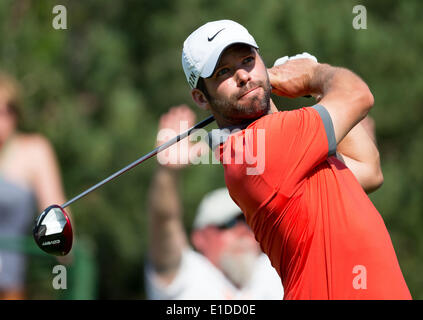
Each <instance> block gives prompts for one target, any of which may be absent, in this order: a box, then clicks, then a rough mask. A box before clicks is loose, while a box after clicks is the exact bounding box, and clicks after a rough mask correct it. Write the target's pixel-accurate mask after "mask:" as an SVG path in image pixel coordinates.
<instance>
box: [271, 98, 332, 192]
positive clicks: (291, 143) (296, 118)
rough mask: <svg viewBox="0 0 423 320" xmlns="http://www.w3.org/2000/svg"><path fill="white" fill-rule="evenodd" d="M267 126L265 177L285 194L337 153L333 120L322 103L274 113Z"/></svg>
mask: <svg viewBox="0 0 423 320" xmlns="http://www.w3.org/2000/svg"><path fill="white" fill-rule="evenodd" d="M264 129H265V130H266V133H265V137H266V150H265V151H266V177H267V178H269V177H271V179H272V180H274V181H272V183H273V184H274V185H279V187H281V188H284V189H285V191H286V193H291V192H292V191H293V190H294V189H295V187H296V185H297V184H298V183H299V182H301V181H302V180H303V179H304V178H305V177H307V175H308V174H309V173H310V172H311V170H313V169H314V168H316V167H317V166H318V165H319V164H321V163H322V162H323V161H325V160H326V159H327V158H328V157H329V156H331V155H333V154H335V152H336V140H335V134H334V130H333V124H332V120H331V118H330V115H329V113H328V112H327V110H326V109H325V108H324V107H323V106H322V105H316V106H313V107H307V108H301V109H297V110H293V111H285V112H278V113H276V114H272V115H270V116H269V117H266V119H265V123H264Z"/></svg>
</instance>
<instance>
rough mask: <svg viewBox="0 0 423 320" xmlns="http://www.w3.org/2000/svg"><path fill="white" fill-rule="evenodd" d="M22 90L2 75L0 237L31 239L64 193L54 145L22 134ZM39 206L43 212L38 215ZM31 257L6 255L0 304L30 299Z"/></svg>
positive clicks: (1, 257)
mask: <svg viewBox="0 0 423 320" xmlns="http://www.w3.org/2000/svg"><path fill="white" fill-rule="evenodd" d="M21 112H22V109H21V106H20V103H19V88H18V84H17V83H16V81H15V79H13V78H12V77H11V76H9V75H6V74H4V73H0V236H1V237H2V238H15V237H20V236H25V235H29V234H30V232H29V231H30V226H31V225H32V222H33V221H34V217H35V216H34V214H36V213H37V211H40V212H41V211H42V210H43V209H45V208H46V207H47V206H49V205H50V204H53V203H63V202H64V199H65V197H64V193H63V189H62V184H61V178H60V173H59V168H58V164H57V161H56V157H55V154H54V151H53V148H52V146H51V144H50V143H49V142H48V141H47V139H46V138H45V137H43V136H41V135H39V134H24V133H21V132H19V130H18V125H19V121H20V116H21ZM37 204H38V210H37ZM26 262H27V261H26V257H25V255H24V254H22V253H19V252H11V251H5V250H3V251H0V299H24V298H25V274H26Z"/></svg>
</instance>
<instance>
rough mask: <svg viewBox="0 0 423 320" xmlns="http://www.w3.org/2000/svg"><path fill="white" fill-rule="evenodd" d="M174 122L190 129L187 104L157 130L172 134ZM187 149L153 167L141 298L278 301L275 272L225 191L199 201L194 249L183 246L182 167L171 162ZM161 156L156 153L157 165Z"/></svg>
mask: <svg viewBox="0 0 423 320" xmlns="http://www.w3.org/2000/svg"><path fill="white" fill-rule="evenodd" d="M180 121H188V127H191V126H192V125H194V122H195V115H194V113H193V112H192V111H191V110H190V109H189V108H188V107H187V106H179V107H174V108H172V109H171V110H170V111H169V112H168V113H167V114H165V115H163V116H162V117H161V119H160V124H159V130H160V129H164V128H168V129H169V128H170V129H172V130H174V131H175V132H176V133H178V132H180V130H179V127H180ZM188 127H187V128H188ZM168 138H169V139H170V137H168ZM164 142H165V141H158V143H160V144H161V143H164ZM205 147H206V148H208V146H207V145H205ZM189 148H190V144H189V143H186V144H183V143H179V144H178V145H174V147H172V148H171V150H170V154H169V153H168V154H167V156H168V158H169V159H172V155H173V156H174V157H173V159H174V160H175V161H174V162H172V163H169V164H168V165H160V166H159V168H158V171H157V172H156V174H155V176H154V178H153V183H152V185H151V188H150V194H149V228H148V229H149V232H150V234H149V262H148V264H147V266H146V286H147V288H146V291H147V297H148V298H149V299H219V300H223V299H282V298H283V287H282V284H281V280H280V278H279V276H278V274H277V273H276V271H275V269H274V268H273V267H272V266H271V265H270V261H269V259H268V258H267V256H265V255H264V254H263V253H262V252H261V250H260V247H259V245H258V243H257V242H256V240H255V238H254V235H253V232H252V231H251V230H250V229H249V227H248V226H247V224H246V223H245V220H244V216H243V214H242V212H241V210H240V209H239V207H238V206H237V205H236V204H235V203H234V202H233V201H232V199H231V197H230V196H229V193H228V191H227V189H226V188H223V189H218V190H215V191H213V192H211V193H209V194H207V195H206V196H205V197H204V199H203V200H202V202H201V203H200V205H199V208H198V211H197V215H196V217H195V220H194V225H193V232H192V234H191V240H192V244H193V246H194V248H195V249H196V250H194V249H193V248H191V247H190V245H189V244H188V240H187V235H186V232H185V230H184V226H183V217H182V208H181V203H180V199H179V195H178V179H177V175H178V172H179V170H180V169H181V168H183V167H184V166H183V165H180V164H178V163H176V158H179V156H181V155H182V157H181V158H179V159H183V158H185V160H187V159H186V157H187V155H188V154H189ZM165 152H166V151H163V153H161V154H159V155H158V159H159V162H160V163H163V161H160V157H161V155H163V154H164V153H165ZM184 155H185V157H184ZM180 162H181V163H183V162H184V161H183V160H182V161H180ZM185 162H187V161H185Z"/></svg>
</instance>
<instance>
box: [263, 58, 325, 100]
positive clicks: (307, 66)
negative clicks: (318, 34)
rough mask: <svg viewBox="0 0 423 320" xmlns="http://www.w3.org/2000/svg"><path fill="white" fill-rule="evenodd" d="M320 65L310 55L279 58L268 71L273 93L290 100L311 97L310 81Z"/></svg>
mask: <svg viewBox="0 0 423 320" xmlns="http://www.w3.org/2000/svg"><path fill="white" fill-rule="evenodd" d="M318 65H319V64H318V63H317V59H316V58H315V57H314V56H312V55H310V54H308V53H303V54H299V55H296V56H294V57H291V58H288V57H283V58H279V59H278V60H276V62H275V66H274V67H272V68H270V69H268V74H269V80H270V84H271V85H272V92H273V93H275V94H277V95H279V96H285V97H289V98H297V97H301V96H306V95H310V94H311V92H310V81H311V79H312V78H313V75H314V71H315V68H316V67H317V66H318Z"/></svg>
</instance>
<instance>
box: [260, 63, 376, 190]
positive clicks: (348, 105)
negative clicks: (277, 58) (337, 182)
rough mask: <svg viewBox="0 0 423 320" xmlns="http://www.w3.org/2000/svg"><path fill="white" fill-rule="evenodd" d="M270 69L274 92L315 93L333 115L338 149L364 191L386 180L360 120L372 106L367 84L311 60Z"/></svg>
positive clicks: (353, 76) (346, 73) (345, 70)
mask: <svg viewBox="0 0 423 320" xmlns="http://www.w3.org/2000/svg"><path fill="white" fill-rule="evenodd" d="M268 71H269V78H270V83H271V84H272V87H273V92H274V93H276V94H278V95H281V96H287V97H291V98H296V97H300V96H306V95H312V96H314V97H316V99H317V100H318V101H319V104H321V105H323V106H324V107H325V109H326V110H327V111H328V113H329V114H330V117H331V120H332V123H333V127H334V132H335V139H336V143H337V151H338V152H339V153H340V154H341V156H340V157H343V161H344V162H345V164H346V165H347V166H348V167H349V168H350V170H351V171H352V172H353V173H354V175H355V176H356V178H357V179H358V181H359V182H360V184H361V185H362V187H363V188H364V190H366V191H367V192H370V191H372V190H375V189H376V188H377V187H379V186H380V185H381V183H382V182H383V176H382V174H381V170H380V162H379V153H378V151H377V148H376V146H375V144H374V142H373V141H372V139H371V138H370V137H369V135H368V134H367V133H366V131H365V129H364V128H363V126H362V124H360V122H361V121H362V120H363V119H364V118H365V117H366V115H367V113H368V112H369V110H370V109H371V107H372V106H373V102H374V100H373V95H372V93H371V92H370V90H369V88H368V87H367V85H366V83H365V82H364V81H363V80H361V79H360V77H358V76H357V75H355V74H354V73H353V72H351V71H349V70H347V69H344V68H338V67H332V66H330V65H328V64H319V63H317V62H315V61H313V60H311V59H297V60H292V61H288V62H287V63H285V64H283V65H279V66H275V67H273V68H271V69H269V70H268Z"/></svg>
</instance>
